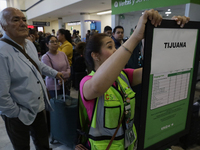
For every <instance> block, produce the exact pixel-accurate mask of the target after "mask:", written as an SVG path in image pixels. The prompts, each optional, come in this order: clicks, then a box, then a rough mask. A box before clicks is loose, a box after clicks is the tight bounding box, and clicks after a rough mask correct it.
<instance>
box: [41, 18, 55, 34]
mask: <svg viewBox="0 0 200 150" xmlns="http://www.w3.org/2000/svg"><path fill="white" fill-rule="evenodd" d="M44 29H45V33H47V32H49V33H51V30H52V29H54V30H55V31H56V33H57V31H58V20H56V21H51V22H50V26H44Z"/></svg>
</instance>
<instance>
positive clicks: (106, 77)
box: [83, 10, 162, 100]
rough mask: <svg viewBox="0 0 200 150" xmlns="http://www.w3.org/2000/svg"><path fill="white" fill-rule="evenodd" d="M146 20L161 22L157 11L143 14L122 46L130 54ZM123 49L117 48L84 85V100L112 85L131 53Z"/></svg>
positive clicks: (139, 38)
mask: <svg viewBox="0 0 200 150" xmlns="http://www.w3.org/2000/svg"><path fill="white" fill-rule="evenodd" d="M148 18H149V19H150V20H152V22H153V24H154V25H155V26H157V25H158V24H160V22H161V20H162V17H161V16H160V15H159V13H158V12H157V11H154V10H149V11H145V12H144V14H143V15H142V16H141V17H140V20H139V22H138V25H137V28H136V30H135V32H133V34H132V35H131V37H130V38H129V39H128V40H127V41H126V42H125V43H124V44H123V46H124V47H126V48H127V49H129V50H130V51H131V52H133V50H134V48H135V47H136V46H137V44H138V43H139V42H140V41H141V40H142V38H143V36H144V30H145V24H146V22H147V19H148ZM124 47H122V46H121V47H119V49H118V50H117V51H116V52H115V53H114V54H112V55H111V56H110V57H109V58H108V59H107V60H106V61H105V62H104V63H103V64H102V65H101V66H100V67H99V68H98V70H97V71H96V73H95V74H94V76H93V77H92V79H90V80H88V81H87V82H86V83H85V84H84V86H83V94H84V96H85V98H86V99H88V100H90V99H94V98H96V97H99V96H100V95H102V94H103V93H105V92H106V91H107V89H108V88H109V87H110V86H111V85H112V84H113V83H114V81H115V80H116V78H117V76H118V75H119V74H120V72H121V70H122V69H123V68H124V66H125V65H126V63H127V62H128V60H129V58H130V56H131V53H130V52H128V51H127V50H125V48H124Z"/></svg>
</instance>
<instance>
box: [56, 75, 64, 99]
mask: <svg viewBox="0 0 200 150" xmlns="http://www.w3.org/2000/svg"><path fill="white" fill-rule="evenodd" d="M54 84H55V95H56V99H58V93H57V86H56V85H57V84H56V78H54ZM62 87H63V99H64V102H65V84H64V80H63V79H62Z"/></svg>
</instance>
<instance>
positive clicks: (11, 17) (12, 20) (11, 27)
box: [3, 9, 28, 40]
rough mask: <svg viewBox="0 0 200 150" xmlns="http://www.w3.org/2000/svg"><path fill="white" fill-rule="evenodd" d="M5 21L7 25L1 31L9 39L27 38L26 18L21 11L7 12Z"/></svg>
mask: <svg viewBox="0 0 200 150" xmlns="http://www.w3.org/2000/svg"><path fill="white" fill-rule="evenodd" d="M6 20H7V25H6V26H4V27H3V29H4V30H5V32H6V34H7V35H8V36H9V37H10V38H11V39H13V40H15V39H18V38H24V39H25V38H26V37H27V36H28V28H27V23H26V17H25V16H24V14H23V13H22V12H21V11H19V10H17V9H12V10H9V11H8V13H6Z"/></svg>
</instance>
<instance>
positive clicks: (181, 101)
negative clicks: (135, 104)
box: [138, 20, 200, 150]
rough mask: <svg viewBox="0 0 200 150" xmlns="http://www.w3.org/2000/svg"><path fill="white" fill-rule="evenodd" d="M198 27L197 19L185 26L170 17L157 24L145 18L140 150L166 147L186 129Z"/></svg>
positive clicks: (194, 66)
mask: <svg viewBox="0 0 200 150" xmlns="http://www.w3.org/2000/svg"><path fill="white" fill-rule="evenodd" d="M199 29H200V23H199V22H190V23H188V24H187V25H186V26H185V27H184V28H180V27H179V26H177V25H176V23H175V21H172V20H163V22H162V25H161V26H160V27H158V28H154V27H153V26H152V25H151V24H150V23H149V22H148V25H147V28H146V35H145V50H144V52H145V53H144V68H143V81H142V82H143V83H142V105H141V106H142V107H141V122H140V123H141V126H140V129H139V131H138V135H139V146H138V147H139V149H140V150H143V149H145V150H152V149H159V150H162V149H165V148H167V146H169V145H170V143H172V144H173V142H175V140H174V139H176V140H177V139H178V138H180V137H181V136H182V135H184V134H186V133H187V132H188V131H189V125H190V124H189V122H190V121H189V120H190V116H191V109H190V108H191V107H190V106H191V105H192V103H193V97H194V88H195V83H196V74H197V67H198V60H197V58H198V57H196V56H198V55H199V44H197V43H199ZM149 62H150V63H149ZM174 144H176V143H174Z"/></svg>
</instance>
